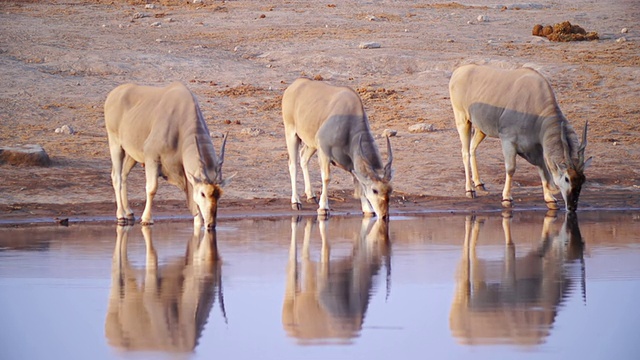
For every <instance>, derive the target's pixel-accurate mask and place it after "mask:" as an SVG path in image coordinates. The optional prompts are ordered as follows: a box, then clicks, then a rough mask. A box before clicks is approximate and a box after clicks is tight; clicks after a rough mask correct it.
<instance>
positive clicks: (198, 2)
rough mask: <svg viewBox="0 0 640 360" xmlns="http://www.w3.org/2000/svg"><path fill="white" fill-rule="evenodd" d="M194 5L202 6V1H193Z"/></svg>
mask: <svg viewBox="0 0 640 360" xmlns="http://www.w3.org/2000/svg"><path fill="white" fill-rule="evenodd" d="M193 3H194V4H202V0H193Z"/></svg>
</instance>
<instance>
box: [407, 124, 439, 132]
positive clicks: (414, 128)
mask: <svg viewBox="0 0 640 360" xmlns="http://www.w3.org/2000/svg"><path fill="white" fill-rule="evenodd" d="M434 130H435V129H434V127H433V124H424V123H422V124H415V125H411V126H409V132H412V133H424V132H433V131H434Z"/></svg>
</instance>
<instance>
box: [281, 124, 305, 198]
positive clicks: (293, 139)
mask: <svg viewBox="0 0 640 360" xmlns="http://www.w3.org/2000/svg"><path fill="white" fill-rule="evenodd" d="M286 125H287V122H286V121H285V129H284V131H285V137H286V139H285V140H286V142H287V153H288V154H289V177H290V178H291V208H292V209H293V210H302V204H301V203H300V198H299V197H298V190H297V189H296V182H297V179H296V176H297V175H296V173H297V171H298V156H297V152H298V148H299V147H300V143H301V140H300V138H299V137H298V135H297V134H296V132H295V129H292V128H288V127H287V126H286Z"/></svg>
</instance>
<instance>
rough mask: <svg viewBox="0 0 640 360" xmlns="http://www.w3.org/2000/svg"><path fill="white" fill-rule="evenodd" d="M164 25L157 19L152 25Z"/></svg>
mask: <svg viewBox="0 0 640 360" xmlns="http://www.w3.org/2000/svg"><path fill="white" fill-rule="evenodd" d="M161 25H162V23H160V21H155V22H152V23H151V26H155V27H160V26H161Z"/></svg>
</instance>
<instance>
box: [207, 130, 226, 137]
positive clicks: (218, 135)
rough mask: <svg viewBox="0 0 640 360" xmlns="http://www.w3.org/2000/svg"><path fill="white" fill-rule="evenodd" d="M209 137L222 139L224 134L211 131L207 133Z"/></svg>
mask: <svg viewBox="0 0 640 360" xmlns="http://www.w3.org/2000/svg"><path fill="white" fill-rule="evenodd" d="M209 136H211V138H212V139H216V138H224V133H221V132H219V131H212V132H210V133H209Z"/></svg>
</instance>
